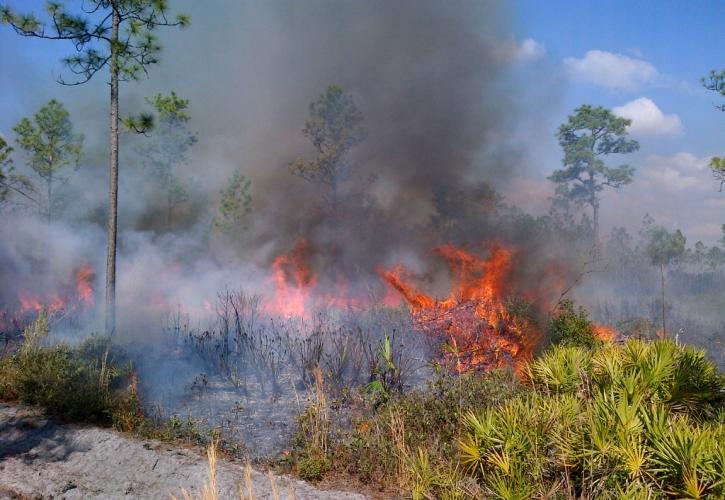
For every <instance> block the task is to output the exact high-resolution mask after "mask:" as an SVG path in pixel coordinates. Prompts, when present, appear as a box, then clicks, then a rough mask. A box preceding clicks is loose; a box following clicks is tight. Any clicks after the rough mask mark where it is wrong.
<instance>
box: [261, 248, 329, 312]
mask: <svg viewBox="0 0 725 500" xmlns="http://www.w3.org/2000/svg"><path fill="white" fill-rule="evenodd" d="M309 251H310V247H309V245H308V243H307V240H305V239H300V240H299V241H298V242H297V244H296V245H295V247H294V248H293V249H292V251H291V252H289V253H286V254H282V255H280V256H278V257H277V258H275V259H274V261H273V262H272V279H273V280H274V285H275V287H276V289H277V292H276V294H275V296H274V298H273V300H272V302H271V303H270V304H268V305H267V308H268V309H269V310H271V311H273V312H275V313H277V314H281V315H282V316H287V317H291V316H298V317H304V316H306V313H307V302H308V300H309V297H310V292H311V290H312V289H313V288H314V287H315V285H316V283H317V278H316V277H315V276H314V274H313V273H312V271H311V270H310V268H309V266H308V265H307V257H308V255H309Z"/></svg>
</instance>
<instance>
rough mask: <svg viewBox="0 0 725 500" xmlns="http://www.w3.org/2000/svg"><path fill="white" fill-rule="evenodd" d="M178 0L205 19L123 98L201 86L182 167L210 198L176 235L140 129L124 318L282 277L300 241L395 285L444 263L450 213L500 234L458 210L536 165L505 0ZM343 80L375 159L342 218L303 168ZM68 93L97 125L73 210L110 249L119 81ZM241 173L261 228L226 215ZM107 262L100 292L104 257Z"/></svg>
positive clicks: (169, 44) (127, 230)
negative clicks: (109, 178) (333, 219)
mask: <svg viewBox="0 0 725 500" xmlns="http://www.w3.org/2000/svg"><path fill="white" fill-rule="evenodd" d="M172 7H173V8H174V9H177V10H179V11H182V12H188V13H190V14H191V16H192V19H193V22H192V25H191V27H190V28H189V29H187V30H182V31H173V30H167V31H164V32H162V33H161V36H162V42H163V44H164V51H163V53H162V62H161V64H160V65H158V66H157V67H153V68H151V72H150V79H149V80H147V81H143V82H141V83H140V84H127V85H125V86H124V87H123V88H122V109H123V110H124V112H125V113H132V112H137V111H139V110H140V109H142V108H143V107H144V102H143V97H144V96H149V95H152V94H154V93H156V92H164V93H167V92H169V91H171V90H174V91H176V92H177V93H178V94H179V95H180V96H182V97H185V98H189V99H190V100H191V109H190V112H191V116H192V121H191V127H192V128H193V129H194V130H196V131H197V132H198V136H199V143H198V144H197V145H196V146H195V147H194V149H193V152H192V154H191V159H190V161H189V162H188V164H186V165H184V166H182V167H181V172H180V177H181V178H182V180H184V181H186V182H187V185H189V186H191V188H192V189H191V190H190V191H191V195H192V203H191V205H192V206H193V207H194V210H191V211H190V213H189V214H188V217H187V220H185V221H184V223H183V224H182V225H181V226H179V227H176V229H175V231H174V232H173V233H167V232H165V231H164V230H162V229H161V226H162V225H161V224H157V223H156V222H155V221H160V220H162V219H163V210H161V209H160V202H159V200H158V196H157V195H154V193H153V191H152V190H150V189H149V188H148V184H149V182H150V180H149V179H148V177H145V176H144V174H143V171H142V170H141V169H140V167H139V165H140V164H141V163H142V159H141V158H138V155H135V154H134V144H135V143H137V142H138V141H143V140H144V139H143V138H139V137H132V136H131V135H126V136H124V137H123V138H122V142H123V146H124V149H123V157H122V164H121V194H120V207H121V213H120V226H121V236H120V254H119V255H120V262H119V279H120V283H119V292H118V293H119V303H120V306H121V308H122V309H126V310H127V311H133V314H126V315H123V314H122V315H121V317H122V318H125V320H126V321H128V320H129V318H134V320H138V319H139V318H141V317H143V316H144V315H143V314H142V311H143V310H144V308H147V307H149V306H152V305H153V304H154V303H155V302H156V301H158V302H163V303H167V304H169V303H171V304H173V303H177V302H178V303H179V304H180V305H182V306H183V307H185V308H191V309H193V308H196V307H201V306H200V304H201V303H203V302H204V301H209V300H213V299H214V296H215V294H216V292H217V291H218V290H219V289H222V288H224V287H226V286H239V285H242V286H244V287H246V288H251V289H252V290H253V291H258V292H262V293H264V292H266V291H269V288H270V286H271V283H270V280H269V268H270V263H271V261H272V259H273V258H274V257H276V256H277V255H279V254H281V253H284V252H288V251H290V250H291V249H292V248H293V247H294V245H295V242H296V241H297V240H298V239H300V238H305V239H307V241H308V242H309V244H310V245H309V248H310V252H309V255H308V256H307V259H308V260H309V263H310V265H312V266H313V267H314V268H315V272H317V273H318V274H319V275H320V282H321V283H322V284H325V283H326V284H327V285H333V284H335V283H337V282H338V278H339V276H338V274H342V275H344V276H345V278H346V280H347V281H352V282H353V287H355V286H358V285H359V286H360V287H362V288H361V289H363V290H367V289H368V288H370V287H371V286H379V277H378V275H377V271H378V269H379V268H380V266H390V265H393V264H397V263H399V262H403V263H406V264H408V265H411V266H412V267H414V268H418V269H420V270H421V271H426V270H427V271H430V269H431V264H429V263H427V262H426V261H427V260H428V259H430V250H431V249H432V248H433V247H434V246H436V245H439V244H441V243H447V242H449V239H450V238H449V236H450V235H449V234H446V233H445V232H444V231H441V230H440V228H441V227H445V226H446V224H448V222H450V221H455V224H456V225H457V229H456V232H455V235H454V236H452V237H451V238H452V239H453V240H456V241H454V242H455V243H459V244H480V243H482V242H485V241H488V240H491V239H494V238H497V237H499V236H500V235H498V234H491V233H488V232H487V226H486V224H485V221H482V220H480V219H476V217H478V216H477V215H476V216H475V217H469V218H466V217H465V216H464V214H462V213H461V212H460V208H461V203H463V204H464V205H465V203H473V204H476V203H485V201H486V200H485V199H484V198H485V196H486V191H485V190H483V191H482V190H481V189H482V188H481V183H484V182H485V183H488V184H490V185H492V186H493V187H494V188H495V187H497V186H499V185H500V184H501V183H502V182H505V181H506V180H507V179H508V178H509V176H510V175H511V174H512V173H514V172H517V171H518V170H519V169H520V168H521V164H522V162H523V160H522V158H523V151H521V150H520V148H518V147H517V145H516V144H515V141H514V140H513V137H514V136H515V134H514V130H515V128H516V126H517V125H518V124H520V122H521V120H522V115H521V113H519V110H518V109H517V102H518V100H517V97H516V96H517V86H516V81H515V79H514V78H512V76H511V74H510V67H511V65H512V63H513V61H512V58H511V57H508V56H507V52H506V49H507V47H509V48H510V43H511V42H510V31H509V30H510V26H511V22H510V15H509V13H508V12H507V9H506V7H505V6H504V4H503V3H502V2H499V1H495V0H486V1H482V0H479V1H461V2H440V1H432V0H425V1H420V0H415V1H413V0H401V1H396V2H387V1H382V0H378V1H366V2H331V1H327V0H315V1H308V2H296V1H291V0H278V1H273V2H257V1H244V2H219V3H215V4H214V5H210V4H208V3H206V2H204V3H202V2H193V1H190V0H187V1H183V2H182V1H180V2H175V3H174V4H173V5H172ZM48 43H51V42H48ZM329 84H336V85H340V86H341V87H342V88H343V89H344V90H345V91H346V92H348V93H350V94H351V95H352V96H353V97H354V99H355V102H356V104H357V106H358V108H359V109H360V111H361V112H362V113H363V115H364V118H365V129H366V132H367V137H366V140H365V141H364V143H363V144H361V145H359V146H358V147H356V148H355V150H354V151H353V152H352V156H353V159H354V161H356V162H357V163H358V164H359V165H360V170H359V172H358V175H357V177H356V178H355V180H354V182H351V183H350V185H349V186H348V187H347V188H346V189H347V190H348V191H347V193H346V194H347V195H348V197H349V198H350V200H351V201H350V202H349V203H348V206H347V207H346V208H345V209H344V211H343V212H344V213H343V216H342V217H341V218H340V222H339V223H338V224H337V226H339V227H335V228H334V231H333V230H332V229H331V227H330V226H331V225H330V222H329V220H327V219H326V217H325V215H324V210H323V209H322V205H323V203H324V202H323V196H324V194H323V192H322V191H321V189H322V188H321V187H320V186H318V185H315V184H312V183H309V182H307V181H305V180H303V179H301V178H299V177H296V176H294V175H292V174H291V173H290V171H289V168H288V165H289V163H290V162H291V161H292V160H294V159H295V158H297V157H300V156H301V157H310V156H312V155H313V154H314V152H313V150H312V148H311V146H310V144H309V143H308V142H307V140H306V139H305V138H304V137H303V135H302V133H301V129H302V128H303V127H304V123H305V120H306V118H307V113H308V105H309V102H310V101H311V100H312V99H314V98H315V97H316V96H317V95H319V94H320V93H321V92H323V91H324V89H325V87H326V86H327V85H329ZM43 87H45V85H43ZM57 90H58V92H57V93H56V96H58V97H59V98H61V99H62V100H64V101H65V102H67V103H68V106H69V108H70V110H71V114H72V116H73V119H74V121H75V123H76V125H77V128H78V129H79V131H80V132H83V133H84V134H86V157H85V165H84V167H83V168H82V169H81V170H80V171H79V172H78V173H76V174H75V175H74V177H73V178H72V181H71V188H72V189H74V190H75V191H74V192H75V193H76V196H74V200H75V204H71V205H69V207H68V218H70V219H72V220H73V224H74V226H73V227H86V226H88V227H92V228H96V229H94V231H93V232H94V234H95V235H96V236H95V237H94V238H93V239H92V240H89V241H88V244H89V248H88V249H87V252H88V253H94V254H95V255H94V256H93V258H92V259H91V260H92V261H93V262H96V263H100V262H102V259H103V250H104V249H103V245H102V243H101V239H100V238H99V237H98V234H99V231H101V230H102V227H103V221H104V210H105V208H104V207H105V194H106V189H105V183H106V145H105V142H104V141H105V130H106V121H107V115H106V101H105V100H106V98H107V96H106V90H107V89H106V88H105V84H104V82H103V81H102V80H100V79H99V81H94V82H92V84H91V85H90V86H88V87H86V86H83V87H77V88H59V89H57ZM235 170H239V171H241V173H242V174H244V175H246V176H248V177H249V178H250V179H251V181H252V197H253V211H252V214H251V219H250V227H249V229H248V231H246V232H245V233H244V234H242V235H239V237H235V238H233V239H228V238H227V239H225V238H220V237H219V236H218V235H215V234H214V232H213V231H212V230H211V229H210V220H211V218H212V217H213V215H214V210H215V208H214V207H215V204H216V202H217V200H218V193H219V190H220V189H222V188H223V187H224V185H225V182H226V180H227V179H228V178H229V177H230V176H231V175H232V173H233V172H234V171H235ZM361 194H362V195H364V196H360V195H361ZM464 200H468V201H464ZM199 207H202V208H201V209H200V208H199ZM433 218H437V219H438V220H439V224H438V226H436V225H432V224H431V223H430V222H431V220H432V219H433ZM441 221H442V222H441ZM57 238H59V240H60V241H62V240H63V238H62V237H60V236H58V237H57ZM57 246H58V247H59V248H63V247H64V244H62V243H59V244H57ZM91 248H92V250H91ZM333 254H334V255H333ZM89 259H90V257H89ZM333 263H334V265H333ZM15 265H16V264H13V266H15ZM436 266H438V267H442V266H440V265H439V263H436V264H435V265H434V266H433V267H436ZM17 268H22V266H18V267H17ZM326 271H327V272H326ZM97 274H99V276H98V278H99V279H98V281H97V283H96V285H97V288H98V289H97V296H98V301H99V302H100V298H101V296H102V290H100V283H102V279H101V278H102V268H98V273H97ZM439 274H440V272H439ZM192 304H193V306H192ZM126 327H127V328H130V326H129V325H126ZM132 329H134V330H136V329H138V327H134V328H132Z"/></svg>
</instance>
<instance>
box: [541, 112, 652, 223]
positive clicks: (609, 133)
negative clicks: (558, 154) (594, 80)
mask: <svg viewBox="0 0 725 500" xmlns="http://www.w3.org/2000/svg"><path fill="white" fill-rule="evenodd" d="M574 112H575V114H574V115H570V116H569V119H568V121H567V123H564V124H562V125H561V126H560V127H559V131H558V132H557V134H556V136H557V138H558V140H559V144H560V145H561V147H562V149H563V151H564V161H563V163H564V168H563V169H559V170H555V171H554V172H553V173H552V174H551V175H550V176H549V180H551V181H553V182H554V183H556V184H557V188H556V193H557V195H558V196H559V197H560V198H563V199H566V200H570V201H572V202H573V203H575V204H577V205H584V204H586V205H590V206H591V207H592V209H593V210H594V227H595V233H596V228H597V227H598V223H599V221H598V208H599V193H600V192H601V191H603V190H604V188H605V187H611V188H613V189H619V188H621V187H622V186H624V185H626V184H629V183H631V182H632V177H633V175H634V168H632V167H630V166H629V165H621V166H619V167H608V166H606V164H605V163H604V161H603V159H602V158H604V157H606V156H608V155H611V154H625V153H631V152H633V151H637V150H638V149H639V143H638V142H637V141H634V140H631V139H628V138H627V135H628V134H627V126H628V125H630V124H631V120H628V119H626V118H620V117H618V116H615V115H614V114H613V113H612V112H611V111H609V110H608V109H605V108H603V107H601V106H598V107H593V106H590V105H583V106H580V107H579V108H577V109H576V110H574ZM596 236H597V235H596V234H595V237H596Z"/></svg>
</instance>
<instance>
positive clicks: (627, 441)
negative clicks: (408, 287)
mask: <svg viewBox="0 0 725 500" xmlns="http://www.w3.org/2000/svg"><path fill="white" fill-rule="evenodd" d="M566 309H567V314H569V315H573V316H577V321H583V319H586V318H585V317H582V316H581V315H580V314H581V311H576V310H575V309H574V308H573V306H570V307H567V308H566ZM521 378H522V379H523V384H521V383H519V382H518V380H517V377H516V376H514V375H513V374H511V373H510V372H503V371H494V372H491V373H488V374H482V373H469V374H464V375H462V376H460V377H458V376H455V375H451V374H441V375H440V376H439V377H438V378H436V379H435V380H434V381H433V382H431V384H430V385H429V386H428V387H427V388H426V389H425V390H417V391H412V392H410V393H407V394H394V395H392V396H391V398H390V400H389V401H388V402H387V403H386V404H384V405H380V406H377V407H375V406H373V407H372V408H371V412H370V413H368V414H365V413H363V416H361V417H359V418H357V419H355V420H353V422H352V425H351V427H346V426H342V427H340V428H336V429H333V430H332V432H331V436H332V439H333V440H332V442H331V444H330V452H329V453H328V454H319V455H317V456H313V455H309V454H308V455H303V456H302V457H301V460H298V461H297V462H296V463H297V471H298V473H299V474H301V475H302V474H304V476H305V477H308V478H318V477H320V475H318V471H319V470H322V469H321V468H322V467H327V466H329V469H330V470H332V471H345V472H353V473H354V474H356V475H357V476H358V477H359V478H360V479H361V480H363V481H364V482H365V483H366V484H370V483H371V482H376V483H378V484H379V485H381V486H383V487H389V488H393V489H395V488H402V489H403V490H404V491H405V492H406V493H407V494H408V495H410V496H411V497H412V498H421V499H422V498H506V499H508V498H521V499H528V498H664V497H672V498H705V497H708V498H722V497H723V495H725V476H724V475H723V474H724V472H725V471H724V469H723V467H724V465H725V462H724V461H723V457H724V453H723V449H722V446H721V443H722V441H723V437H725V410H723V408H725V406H724V403H725V379H724V378H723V377H722V375H720V374H719V373H718V372H717V369H716V367H715V365H714V364H713V363H712V362H711V361H710V360H708V359H707V358H706V356H705V354H704V352H703V351H701V350H698V349H695V348H692V347H683V346H679V345H677V344H676V343H674V342H671V341H667V340H660V341H655V342H645V341H640V340H629V341H627V342H626V343H624V344H611V343H595V344H592V345H555V346H554V347H553V348H552V349H550V350H548V351H547V352H545V353H544V354H543V355H542V356H541V357H540V358H538V359H536V360H534V361H532V362H531V363H530V364H529V366H528V367H527V369H526V370H525V371H524V373H523V374H522V375H521ZM302 444H303V443H298V446H299V445H302ZM323 457H326V460H327V461H325V460H323V461H322V462H318V461H316V460H315V459H321V458H323ZM325 470H326V469H325Z"/></svg>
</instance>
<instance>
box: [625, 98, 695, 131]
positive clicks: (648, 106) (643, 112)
mask: <svg viewBox="0 0 725 500" xmlns="http://www.w3.org/2000/svg"><path fill="white" fill-rule="evenodd" d="M612 113H614V114H615V115H617V116H621V117H623V118H629V119H630V120H632V125H630V126H629V131H630V132H631V133H632V134H642V135H664V136H675V135H680V134H681V133H682V122H681V121H680V117H679V116H677V115H676V114H671V115H666V114H664V113H663V112H662V110H660V108H658V107H657V105H656V104H655V103H654V101H652V99H648V98H647V97H640V98H639V99H635V100H634V101H630V102H628V103H627V104H625V105H623V106H618V107H616V108H614V109H612Z"/></svg>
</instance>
